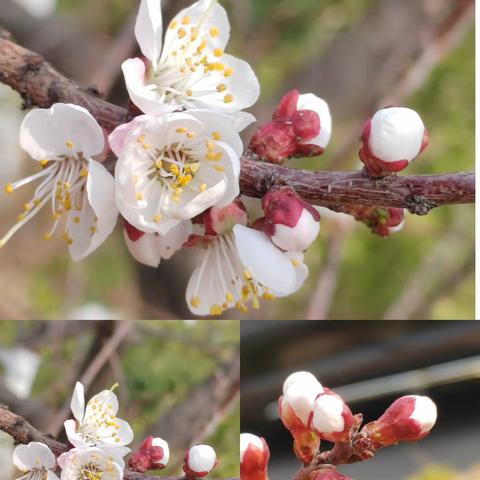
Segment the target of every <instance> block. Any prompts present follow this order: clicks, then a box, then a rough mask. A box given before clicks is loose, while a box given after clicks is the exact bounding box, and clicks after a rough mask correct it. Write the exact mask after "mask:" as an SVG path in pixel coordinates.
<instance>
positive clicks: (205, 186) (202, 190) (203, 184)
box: [200, 183, 208, 192]
mask: <svg viewBox="0 0 480 480" xmlns="http://www.w3.org/2000/svg"><path fill="white" fill-rule="evenodd" d="M207 188H208V185H207V184H206V183H201V184H200V191H201V192H204V191H205V190H206V189H207Z"/></svg>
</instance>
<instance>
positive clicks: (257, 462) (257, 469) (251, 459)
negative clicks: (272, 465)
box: [240, 433, 270, 480]
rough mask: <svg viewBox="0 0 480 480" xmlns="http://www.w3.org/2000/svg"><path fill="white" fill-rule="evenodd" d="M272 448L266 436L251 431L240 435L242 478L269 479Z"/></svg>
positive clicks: (244, 479)
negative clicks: (268, 470) (261, 436)
mask: <svg viewBox="0 0 480 480" xmlns="http://www.w3.org/2000/svg"><path fill="white" fill-rule="evenodd" d="M269 459H270V450H269V448H268V445H267V442H266V441H265V439H264V438H260V437H257V436H256V435H252V434H251V433H242V434H241V435H240V479H241V480H268V473H267V469H268V461H269Z"/></svg>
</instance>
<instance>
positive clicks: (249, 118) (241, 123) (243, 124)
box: [232, 112, 257, 133]
mask: <svg viewBox="0 0 480 480" xmlns="http://www.w3.org/2000/svg"><path fill="white" fill-rule="evenodd" d="M232 117H233V124H234V125H235V129H236V130H237V132H239V133H240V132H243V130H245V129H246V128H247V127H249V126H250V125H251V124H252V123H254V122H256V121H257V119H256V118H255V117H254V116H253V115H252V114H251V113H249V112H235V113H234V114H232Z"/></svg>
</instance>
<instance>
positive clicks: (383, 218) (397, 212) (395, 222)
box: [343, 205, 405, 237]
mask: <svg viewBox="0 0 480 480" xmlns="http://www.w3.org/2000/svg"><path fill="white" fill-rule="evenodd" d="M343 212H344V213H348V214H350V215H353V217H354V218H355V220H357V221H359V222H363V223H365V225H367V227H368V228H370V230H371V231H372V233H375V234H376V235H379V236H380V237H388V236H389V235H390V234H392V233H396V232H399V231H400V230H401V229H402V228H403V226H404V224H405V212H404V210H403V208H380V207H364V206H355V205H351V206H348V207H346V208H344V209H343Z"/></svg>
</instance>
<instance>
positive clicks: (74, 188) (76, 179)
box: [0, 141, 97, 247]
mask: <svg viewBox="0 0 480 480" xmlns="http://www.w3.org/2000/svg"><path fill="white" fill-rule="evenodd" d="M70 145H71V147H70V148H73V143H72V142H71V141H68V142H67V146H70ZM40 164H41V165H42V168H43V170H42V171H41V172H39V173H37V174H34V175H31V176H29V177H27V178H24V179H22V180H19V181H18V182H15V183H12V184H8V185H6V186H5V191H6V192H7V193H12V192H13V191H15V190H16V189H18V188H20V187H22V186H24V185H27V184H29V183H31V182H32V181H35V180H38V179H42V181H41V183H40V185H39V186H38V187H37V189H36V190H35V193H34V195H33V197H32V199H31V200H30V201H29V202H28V203H26V204H25V205H24V211H23V212H22V213H20V214H19V215H18V217H17V223H16V224H15V225H14V226H13V227H12V228H11V229H10V231H9V232H8V233H7V234H6V235H5V236H4V237H3V239H1V240H0V247H2V246H3V245H5V244H6V243H7V241H8V240H9V239H10V238H11V237H12V236H13V235H14V234H15V232H16V231H17V230H19V229H20V228H21V227H22V226H23V225H25V223H27V222H28V221H29V220H31V219H32V218H33V217H34V216H35V215H36V214H37V213H38V212H39V211H40V210H41V209H42V208H43V207H44V206H45V205H46V204H47V203H49V202H50V205H51V207H50V208H51V211H52V219H53V225H52V228H51V229H50V231H49V232H47V233H46V234H45V235H44V238H45V240H49V239H50V238H52V235H53V234H54V232H55V231H56V230H57V227H58V225H59V223H60V220H61V219H62V218H65V219H66V221H65V228H64V231H63V235H62V237H63V239H64V240H65V242H66V243H67V244H68V245H71V244H72V243H73V239H72V238H71V236H70V233H69V232H70V229H71V226H72V223H80V221H81V215H82V213H84V211H85V208H86V205H87V201H88V198H87V192H86V188H85V186H86V182H87V177H88V161H87V160H86V158H85V157H84V156H83V154H82V153H78V154H77V155H76V156H71V157H68V156H66V155H62V156H60V157H58V158H56V159H54V160H52V161H49V160H47V159H45V160H41V161H40ZM96 222H97V219H96V218H95V220H94V222H93V224H92V225H91V227H90V233H91V235H93V234H94V233H95V231H96Z"/></svg>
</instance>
